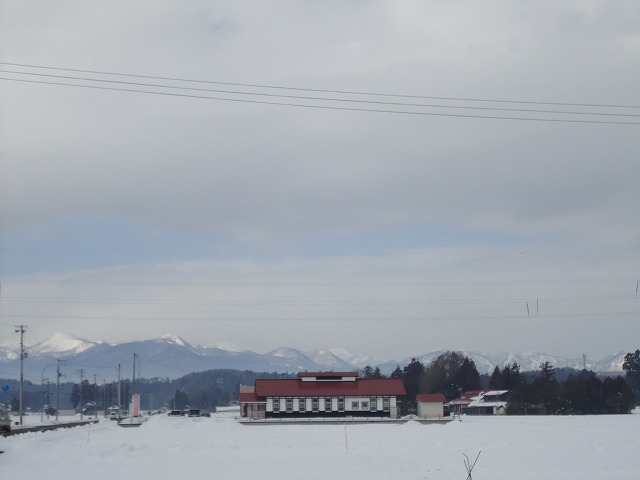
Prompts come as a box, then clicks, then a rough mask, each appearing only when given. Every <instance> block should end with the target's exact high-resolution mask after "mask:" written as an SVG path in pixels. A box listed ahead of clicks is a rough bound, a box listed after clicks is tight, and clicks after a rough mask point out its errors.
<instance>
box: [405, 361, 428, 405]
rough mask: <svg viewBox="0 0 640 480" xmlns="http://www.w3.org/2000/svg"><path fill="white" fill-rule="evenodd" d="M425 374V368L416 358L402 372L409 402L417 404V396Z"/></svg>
mask: <svg viewBox="0 0 640 480" xmlns="http://www.w3.org/2000/svg"><path fill="white" fill-rule="evenodd" d="M423 373H424V366H423V365H422V363H420V362H419V361H418V360H416V359H415V358H412V359H411V363H409V365H407V366H406V367H404V369H403V370H402V383H403V384H404V389H405V391H406V392H407V401H408V402H410V403H415V401H416V395H417V394H418V393H419V387H420V379H421V377H422V374H423Z"/></svg>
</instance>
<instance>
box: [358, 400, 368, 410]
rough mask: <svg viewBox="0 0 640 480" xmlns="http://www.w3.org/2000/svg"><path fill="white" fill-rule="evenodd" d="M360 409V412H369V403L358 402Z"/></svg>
mask: <svg viewBox="0 0 640 480" xmlns="http://www.w3.org/2000/svg"><path fill="white" fill-rule="evenodd" d="M360 409H361V410H369V401H368V400H365V401H364V402H360Z"/></svg>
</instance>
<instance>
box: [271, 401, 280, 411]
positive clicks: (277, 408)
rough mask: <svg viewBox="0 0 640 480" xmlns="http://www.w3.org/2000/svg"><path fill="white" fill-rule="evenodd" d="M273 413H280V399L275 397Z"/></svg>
mask: <svg viewBox="0 0 640 480" xmlns="http://www.w3.org/2000/svg"><path fill="white" fill-rule="evenodd" d="M273 413H280V399H279V398H274V399H273Z"/></svg>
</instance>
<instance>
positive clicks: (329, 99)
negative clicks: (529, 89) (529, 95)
mask: <svg viewBox="0 0 640 480" xmlns="http://www.w3.org/2000/svg"><path fill="white" fill-rule="evenodd" d="M0 73H11V74H19V75H31V76H37V77H49V78H59V79H64V80H78V81H88V82H100V83H109V84H118V85H129V86H135V87H155V88H168V89H174V90H190V91H198V92H213V93H223V94H230V95H248V96H256V97H274V98H287V99H296V100H312V101H323V102H342V103H356V104H371V105H390V106H402V107H420V108H448V109H459V110H485V111H501V112H520V113H522V112H524V113H545V114H554V115H589V116H610V117H636V118H637V117H640V114H630V113H613V112H588V111H587V112H585V111H575V110H574V111H568V110H542V109H531V108H527V109H525V108H505V107H474V106H467V105H441V104H422V103H406V102H388V101H372V100H356V99H351V98H335V97H312V96H300V95H281V94H273V93H259V92H242V91H237V90H220V89H209V88H196V87H181V86H177V85H162V84H157V83H141V82H127V81H121V80H107V79H100V78H88V77H73V76H68V75H53V74H45V73H33V72H17V71H14V70H2V69H0Z"/></svg>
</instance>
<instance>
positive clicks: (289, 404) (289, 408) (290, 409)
mask: <svg viewBox="0 0 640 480" xmlns="http://www.w3.org/2000/svg"><path fill="white" fill-rule="evenodd" d="M286 405H287V413H291V412H293V398H287V401H286Z"/></svg>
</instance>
